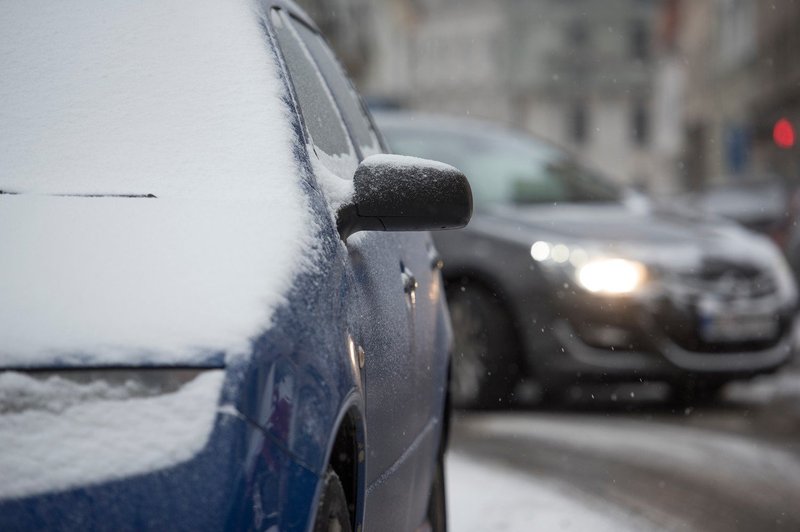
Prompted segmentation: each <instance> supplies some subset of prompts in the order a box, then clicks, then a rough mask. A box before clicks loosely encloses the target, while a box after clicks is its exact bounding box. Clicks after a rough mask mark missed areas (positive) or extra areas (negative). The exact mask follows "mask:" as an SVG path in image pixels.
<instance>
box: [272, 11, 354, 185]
mask: <svg viewBox="0 0 800 532" xmlns="http://www.w3.org/2000/svg"><path fill="white" fill-rule="evenodd" d="M272 25H273V28H274V30H275V35H276V37H277V39H278V44H279V45H280V48H281V51H282V52H283V57H284V60H285V62H286V68H287V69H288V71H289V76H290V78H291V80H292V84H293V85H294V89H295V92H296V94H297V100H298V105H299V106H300V111H301V112H302V114H303V119H304V121H305V124H306V128H307V129H308V133H309V135H311V139H312V142H313V144H314V147H315V151H316V152H317V155H318V156H319V157H320V160H321V161H322V162H323V164H325V165H326V166H327V167H328V168H329V169H330V170H332V171H333V172H334V173H336V174H338V175H339V176H340V177H346V178H352V172H353V171H354V170H355V166H356V161H355V152H354V150H353V146H352V144H351V143H350V139H349V137H348V135H347V131H346V129H345V126H344V123H343V122H342V119H341V116H340V114H339V110H338V108H337V107H336V104H335V103H334V101H333V97H332V95H331V93H330V91H329V90H328V87H327V86H326V85H325V82H324V80H323V79H322V76H321V74H320V72H319V71H318V70H317V68H316V66H315V65H314V63H313V60H312V58H311V56H310V55H309V53H308V51H307V50H306V48H305V46H304V45H303V43H302V42H301V41H300V39H299V37H298V36H297V33H296V32H295V30H294V29H293V28H292V27H291V26H290V25H289V23H288V22H287V20H286V19H285V18H284V15H283V14H282V13H281V12H280V11H278V10H274V11H273V13H272Z"/></svg>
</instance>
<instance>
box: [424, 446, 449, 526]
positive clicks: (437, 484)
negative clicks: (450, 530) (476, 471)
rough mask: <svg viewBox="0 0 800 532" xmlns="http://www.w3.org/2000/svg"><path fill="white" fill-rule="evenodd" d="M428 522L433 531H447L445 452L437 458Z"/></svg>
mask: <svg viewBox="0 0 800 532" xmlns="http://www.w3.org/2000/svg"><path fill="white" fill-rule="evenodd" d="M428 524H429V525H430V527H431V532H447V497H446V492H445V483H444V454H443V453H440V454H439V458H438V459H437V460H436V470H435V471H434V473H433V482H432V483H431V496H430V499H429V500H428Z"/></svg>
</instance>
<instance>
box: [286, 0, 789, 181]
mask: <svg viewBox="0 0 800 532" xmlns="http://www.w3.org/2000/svg"><path fill="white" fill-rule="evenodd" d="M300 4H301V5H303V6H304V7H305V8H306V9H307V10H308V12H309V13H310V14H311V16H312V17H313V18H314V19H315V20H316V21H317V23H318V24H319V26H320V27H321V29H322V30H323V32H324V33H325V34H326V35H327V36H328V39H329V40H330V41H331V43H332V45H333V47H334V48H335V49H336V51H337V52H338V54H339V57H340V58H341V59H342V61H343V62H344V63H345V67H346V68H347V69H348V71H349V72H350V75H351V77H352V78H353V80H354V82H355V84H356V85H357V87H358V88H359V90H360V91H361V92H362V94H364V95H366V97H367V99H368V100H369V101H370V103H372V104H375V105H377V106H398V107H404V108H410V109H418V110H432V111H437V112H446V113H449V114H455V115H462V116H464V115H466V116H474V117H481V118H488V119H492V120H497V121H499V122H502V123H505V124H508V125H512V126H516V127H519V128H523V129H526V130H529V131H531V132H534V133H536V134H538V135H540V136H541V137H543V138H546V139H549V140H552V141H555V142H556V143H558V144H560V145H562V146H566V147H569V148H572V149H573V150H574V151H575V153H577V154H578V155H579V156H580V157H581V158H582V159H584V160H585V161H586V162H587V163H589V164H591V165H593V166H596V167H597V168H599V169H601V170H603V171H605V173H606V174H608V175H611V176H614V177H615V178H617V179H619V180H620V182H622V183H625V184H629V185H633V186H635V187H637V188H639V189H641V190H645V191H648V192H650V193H653V194H656V195H665V194H674V193H677V192H682V191H691V190H699V189H703V188H706V187H708V186H710V185H714V184H723V183H730V182H735V181H737V180H743V179H746V178H759V177H761V178H767V177H775V178H784V179H788V178H791V177H794V176H795V175H797V173H798V172H800V159H798V157H797V155H796V152H793V151H792V150H791V149H790V148H792V147H793V145H794V139H793V135H791V134H790V133H789V131H791V130H793V128H794V127H796V126H797V124H798V120H800V86H799V85H798V83H800V63H799V62H798V61H796V60H795V51H796V50H797V49H798V48H800V34H799V32H798V31H797V28H798V27H800V5H798V3H797V2H796V1H794V0H774V1H772V0H771V1H769V2H757V1H753V0H683V1H681V0H660V1H659V0H602V1H600V2H598V1H589V0H569V1H557V0H499V1H494V2H485V1H479V0H303V1H301V2H300ZM781 119H787V120H788V124H789V126H790V127H789V128H787V131H784V132H783V133H782V134H781V136H780V137H779V138H776V137H775V135H774V134H775V133H778V131H776V125H777V124H778V122H779V121H780V120H781Z"/></svg>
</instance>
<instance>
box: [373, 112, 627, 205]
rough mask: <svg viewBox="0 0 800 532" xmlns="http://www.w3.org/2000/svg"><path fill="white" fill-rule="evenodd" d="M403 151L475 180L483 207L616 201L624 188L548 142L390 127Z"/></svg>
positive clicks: (474, 188) (395, 146)
mask: <svg viewBox="0 0 800 532" xmlns="http://www.w3.org/2000/svg"><path fill="white" fill-rule="evenodd" d="M384 134H385V135H386V138H387V140H388V142H389V144H390V146H391V148H392V150H394V151H395V152H397V153H401V154H405V155H414V156H417V157H424V158H428V159H436V160H440V161H443V162H446V163H448V164H452V165H453V166H455V167H456V168H459V169H461V170H462V171H463V172H464V173H465V174H466V175H467V177H468V178H469V180H470V185H471V186H472V192H473V194H474V197H475V203H476V206H477V207H481V206H485V205H488V204H496V203H513V204H535V203H553V202H556V203H558V202H574V203H584V202H615V201H619V200H620V199H621V193H620V190H619V188H618V187H616V186H615V185H613V184H612V183H610V182H608V181H606V180H605V179H603V178H602V177H601V176H599V175H597V174H594V173H592V172H590V171H589V170H587V169H585V168H583V167H581V166H579V165H578V164H576V162H575V161H573V160H572V159H571V158H570V157H568V156H566V154H565V153H563V152H562V151H560V150H558V149H556V148H554V147H552V146H548V145H547V144H544V143H537V142H535V141H533V140H531V141H529V142H528V141H521V140H520V139H518V138H516V137H512V136H508V135H502V134H501V135H485V136H483V135H470V134H462V133H457V132H447V134H442V133H441V132H437V131H433V130H425V129H422V128H413V129H412V128H402V127H399V128H395V127H388V128H386V127H384Z"/></svg>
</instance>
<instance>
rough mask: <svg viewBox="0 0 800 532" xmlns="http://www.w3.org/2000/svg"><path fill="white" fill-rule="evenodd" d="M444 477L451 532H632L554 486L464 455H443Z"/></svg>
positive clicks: (619, 521) (634, 528) (625, 524)
mask: <svg viewBox="0 0 800 532" xmlns="http://www.w3.org/2000/svg"><path fill="white" fill-rule="evenodd" d="M446 474H447V504H448V509H447V517H448V524H449V527H450V529H451V530H453V532H473V531H474V532H484V531H486V530H503V531H505V532H529V531H531V530H540V531H543V532H548V531H556V530H559V531H562V530H563V531H568V530H575V531H583V530H592V531H594V532H604V531H609V532H612V531H613V532H623V531H625V530H636V527H634V526H633V525H630V526H629V525H628V524H627V523H625V522H624V521H623V520H621V519H615V518H614V517H613V516H611V515H609V513H606V514H603V513H600V511H597V510H595V509H593V508H590V507H588V506H587V505H586V504H585V503H584V502H582V501H581V500H580V499H578V498H576V497H574V496H572V495H570V494H569V493H565V492H563V491H562V490H559V489H557V488H556V487H554V486H548V485H546V484H544V483H541V482H537V481H536V480H535V479H532V478H531V477H530V476H526V475H525V474H524V473H520V472H515V471H511V470H506V469H504V468H503V467H502V466H500V467H498V466H497V465H496V464H489V463H488V462H479V461H476V460H474V459H473V458H471V457H469V456H468V455H466V454H462V453H457V452H452V451H451V452H450V453H448V455H447V471H446Z"/></svg>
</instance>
